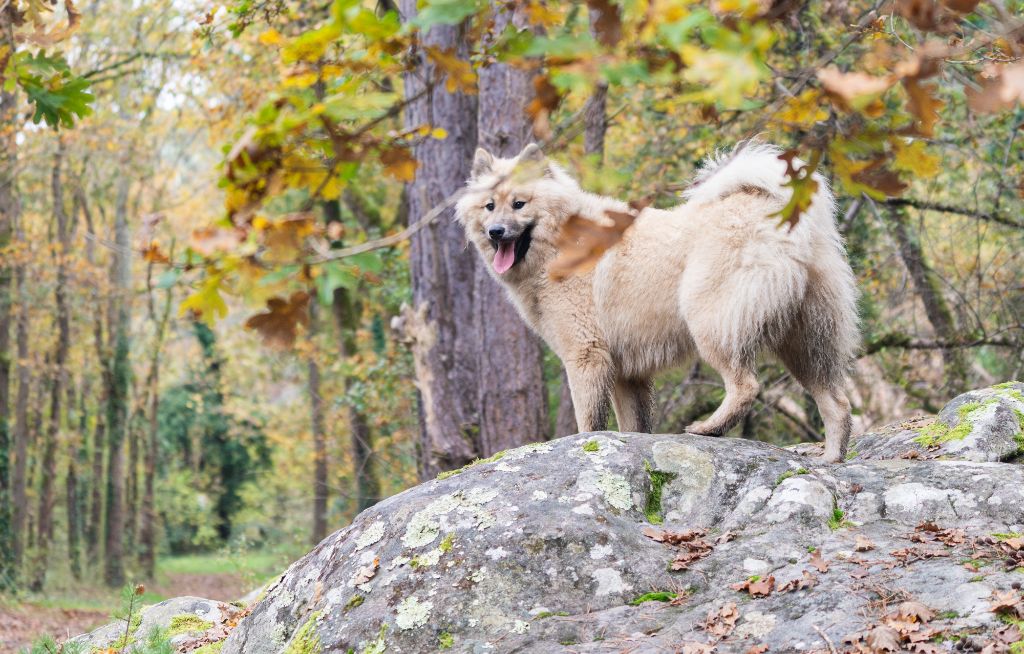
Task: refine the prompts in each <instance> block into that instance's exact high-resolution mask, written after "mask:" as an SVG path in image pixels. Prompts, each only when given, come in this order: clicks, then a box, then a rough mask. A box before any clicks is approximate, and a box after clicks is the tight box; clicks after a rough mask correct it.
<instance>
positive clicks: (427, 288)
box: [399, 0, 479, 479]
mask: <svg viewBox="0 0 1024 654" xmlns="http://www.w3.org/2000/svg"><path fill="white" fill-rule="evenodd" d="M399 5H400V10H401V13H402V16H403V17H405V18H406V19H410V18H412V17H413V16H415V15H416V5H417V3H416V0H402V1H401V2H400V3H399ZM468 43H469V39H468V38H467V37H466V35H465V34H464V27H463V26H460V25H455V26H447V25H437V26H434V27H432V28H431V29H430V30H428V31H427V32H426V34H424V35H423V36H422V39H421V43H420V47H419V48H417V49H416V50H415V51H414V52H412V53H411V57H412V58H413V60H414V61H415V62H416V64H417V65H416V66H415V68H413V69H412V70H411V71H410V72H409V73H407V74H406V76H405V94H406V99H407V101H408V105H407V107H406V110H405V116H404V120H405V125H406V127H416V126H419V125H423V124H430V125H431V126H434V127H440V128H443V129H444V130H446V131H447V132H448V137H447V138H446V139H444V140H443V141H438V140H436V139H425V140H424V141H423V142H421V143H420V144H418V145H417V146H416V147H415V151H414V154H415V156H416V159H417V160H418V161H419V168H418V169H417V171H416V179H415V181H413V182H411V183H410V184H409V187H408V193H407V195H408V206H409V222H410V223H412V222H416V221H418V220H420V219H421V218H422V217H423V216H424V215H425V214H426V213H427V212H428V211H429V210H430V209H431V208H433V207H434V206H435V205H436V204H438V203H440V202H442V201H443V200H444V199H445V198H446V197H447V196H448V195H450V194H452V193H454V192H455V191H457V190H458V189H459V188H461V187H462V185H463V184H464V183H465V181H466V179H467V178H468V177H469V171H470V163H471V161H472V157H473V151H474V149H475V147H476V141H477V124H476V110H477V98H476V96H473V95H467V94H462V93H448V92H447V91H446V90H445V88H444V84H443V73H441V72H440V71H439V70H438V68H437V67H436V66H435V65H434V64H433V63H431V62H430V60H429V59H428V57H427V55H426V50H425V48H426V47H433V48H439V49H441V50H452V51H454V52H455V53H456V54H457V55H458V56H460V57H462V58H467V57H468V45H467V44H468ZM475 256H476V255H475V254H474V253H473V252H471V251H470V250H469V249H468V248H466V239H465V236H464V235H463V233H462V228H461V227H460V226H459V225H458V224H456V223H455V221H454V220H453V213H452V211H451V210H448V211H446V212H445V213H444V214H443V215H442V216H441V217H440V218H439V219H438V220H436V221H434V223H433V224H432V225H431V226H430V227H428V228H426V229H423V230H420V231H419V232H418V233H417V234H416V235H415V236H414V237H413V238H412V241H411V243H410V251H409V265H410V269H411V273H412V301H413V311H412V312H411V315H414V316H417V319H416V321H415V324H410V325H407V328H408V329H409V334H410V338H412V339H413V341H414V344H413V348H414V353H415V356H416V362H417V366H416V367H417V387H418V390H419V394H420V434H421V436H420V456H419V459H420V461H419V468H420V471H419V472H420V477H421V478H422V479H430V478H432V477H434V476H436V475H437V473H438V472H440V471H442V470H448V469H452V468H458V467H460V466H462V465H465V464H466V463H469V462H470V461H472V460H473V459H474V458H475V457H476V455H477V447H476V443H477V441H478V434H479V416H478V413H477V405H478V401H479V398H478V389H477V381H478V367H477V360H476V354H477V352H478V349H477V346H476V340H477V339H476V329H475V323H474V319H473V315H474V314H473V312H474V308H475V307H474V302H473V289H474V280H475V279H476V273H477V269H478V267H479V266H478V265H477V261H476V259H475Z"/></svg>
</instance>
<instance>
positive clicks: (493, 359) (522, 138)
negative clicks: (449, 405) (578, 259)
mask: <svg viewBox="0 0 1024 654" xmlns="http://www.w3.org/2000/svg"><path fill="white" fill-rule="evenodd" d="M492 6H493V7H494V10H495V12H496V18H495V28H494V30H495V33H499V34H500V33H502V32H503V31H504V30H505V28H506V26H508V25H509V23H514V24H515V27H517V28H519V29H525V28H526V27H527V25H528V23H527V21H526V19H525V15H523V14H522V12H521V11H520V10H519V9H516V10H510V8H509V7H504V8H503V3H498V2H494V3H492ZM478 74H479V93H480V95H479V102H480V106H479V119H478V122H477V133H478V135H479V145H480V147H482V148H484V149H486V150H488V151H489V152H491V153H492V154H494V155H495V156H499V157H514V156H515V155H517V154H519V153H520V152H521V151H522V149H523V148H524V147H526V145H527V144H528V143H529V142H530V141H531V140H533V128H532V121H531V120H530V117H529V115H528V114H527V113H526V105H527V104H528V103H529V102H530V100H531V99H532V98H533V94H534V93H533V77H534V75H535V74H536V71H535V70H531V69H527V68H517V67H513V66H509V65H507V64H502V63H491V64H489V65H487V66H485V67H483V68H481V69H480V70H479V73H478ZM473 300H474V308H473V314H474V317H475V321H476V329H477V338H476V344H475V352H476V354H475V358H476V360H477V361H478V362H479V365H480V369H479V371H478V381H477V383H478V400H477V401H478V402H479V411H480V439H479V446H478V447H479V452H480V454H481V456H490V455H491V454H494V453H495V452H498V451H500V450H504V449H508V448H510V447H516V446H518V445H523V444H524V443H529V442H532V441H537V440H545V439H547V438H548V436H549V429H550V427H549V423H548V411H547V392H546V388H545V384H544V376H543V365H542V356H541V345H540V341H539V340H538V339H537V337H536V336H534V334H533V333H532V332H531V331H530V329H529V328H528V327H527V326H526V323H524V322H523V320H522V318H520V317H519V314H518V312H517V311H516V309H515V307H514V306H513V305H512V303H511V302H509V300H508V298H507V296H506V294H505V291H504V289H502V288H501V286H500V285H499V284H498V282H496V281H495V280H494V278H493V277H491V275H490V273H489V272H488V271H487V270H486V269H485V268H484V266H482V265H481V266H477V268H476V278H475V282H474V292H473ZM464 351H465V350H464Z"/></svg>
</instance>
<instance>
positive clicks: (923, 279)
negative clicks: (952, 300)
mask: <svg viewBox="0 0 1024 654" xmlns="http://www.w3.org/2000/svg"><path fill="white" fill-rule="evenodd" d="M888 215H889V228H890V231H891V232H892V234H893V236H894V237H895V239H896V243H897V245H898V246H899V252H900V258H901V259H903V265H904V266H906V268H907V272H908V273H910V278H911V280H913V282H914V291H915V292H916V293H917V296H918V297H919V298H921V303H922V304H923V305H924V311H925V315H927V316H928V322H930V323H931V325H932V328H933V329H934V330H935V335H936V336H938V337H939V338H940V339H942V340H945V341H949V342H956V341H958V340H960V338H961V335H960V333H959V331H958V329H957V326H956V319H955V318H954V317H953V311H952V309H950V307H949V304H948V303H947V302H946V298H945V295H943V293H942V280H940V279H939V276H938V275H937V274H936V273H935V271H934V270H932V268H931V266H929V265H928V262H927V260H926V259H925V257H924V251H923V250H922V249H921V244H920V242H919V241H918V240H917V235H916V234H912V233H911V231H910V229H909V227H908V225H907V213H906V209H904V208H902V207H893V208H892V209H891V211H890V212H889V214H888ZM942 360H943V364H944V366H945V377H946V388H947V390H948V391H949V395H950V396H953V395H959V394H960V393H963V392H964V390H966V388H967V381H968V372H969V371H968V365H967V361H966V359H965V358H964V354H963V350H960V349H957V348H946V349H943V350H942Z"/></svg>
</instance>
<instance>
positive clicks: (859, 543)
mask: <svg viewBox="0 0 1024 654" xmlns="http://www.w3.org/2000/svg"><path fill="white" fill-rule="evenodd" d="M853 549H854V550H856V551H858V552H869V551H871V550H873V549H875V544H874V543H872V542H871V541H870V540H869V539H868V538H867V536H864V535H862V534H857V538H856V539H855V540H854V544H853Z"/></svg>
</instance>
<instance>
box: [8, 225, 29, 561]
mask: <svg viewBox="0 0 1024 654" xmlns="http://www.w3.org/2000/svg"><path fill="white" fill-rule="evenodd" d="M18 231H19V236H20V231H21V229H20V227H19V230H18ZM15 289H16V291H15V292H16V294H17V298H18V314H17V319H16V320H17V325H16V327H15V331H16V336H15V340H16V341H17V345H16V347H17V352H18V394H17V397H16V398H15V400H14V471H13V473H12V475H11V487H12V502H13V504H14V528H13V532H14V544H13V551H14V560H15V562H16V565H17V566H18V567H19V568H20V567H21V565H22V563H23V561H24V556H25V541H26V531H27V520H28V497H27V493H26V491H27V487H26V476H27V473H28V403H29V398H30V397H31V393H32V373H31V367H30V366H29V360H28V357H29V349H28V335H29V313H28V299H27V298H26V296H25V270H24V267H23V266H18V269H17V270H16V271H15Z"/></svg>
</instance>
